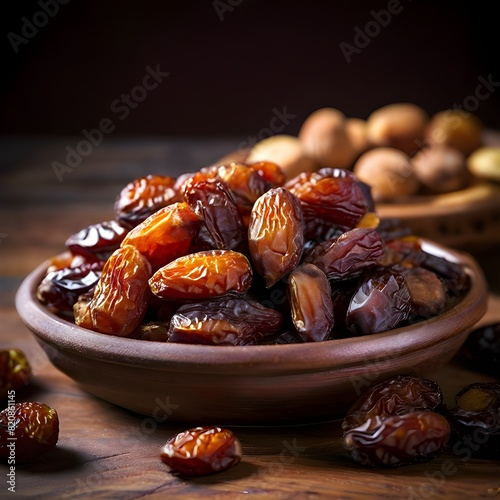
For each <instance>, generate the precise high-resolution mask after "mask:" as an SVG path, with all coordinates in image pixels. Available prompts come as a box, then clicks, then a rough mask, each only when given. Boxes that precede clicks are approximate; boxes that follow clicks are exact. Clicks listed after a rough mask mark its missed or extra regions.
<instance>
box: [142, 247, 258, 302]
mask: <svg viewBox="0 0 500 500" xmlns="http://www.w3.org/2000/svg"><path fill="white" fill-rule="evenodd" d="M251 283H252V267H251V265H250V262H249V261H248V259H247V258H246V257H245V256H244V255H243V254H242V253H239V252H234V251H233V250H207V251H203V252H196V253H192V254H189V255H185V256H183V257H179V258H178V259H176V260H174V261H173V262H170V264H167V265H166V266H164V267H162V268H160V269H159V270H158V271H156V273H155V274H154V275H153V276H152V277H151V279H150V280H149V286H150V288H151V290H152V292H153V293H154V294H155V295H157V296H158V297H162V298H164V299H173V300H195V299H207V298H211V297H218V296H221V295H225V294H227V293H229V292H234V293H239V294H243V293H245V292H246V291H247V290H248V288H249V287H250V285H251Z"/></svg>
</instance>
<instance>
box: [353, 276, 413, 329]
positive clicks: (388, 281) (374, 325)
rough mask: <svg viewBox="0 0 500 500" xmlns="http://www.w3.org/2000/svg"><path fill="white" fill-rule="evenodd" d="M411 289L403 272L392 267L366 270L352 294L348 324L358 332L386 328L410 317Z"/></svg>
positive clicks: (392, 326) (393, 326)
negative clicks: (369, 271)
mask: <svg viewBox="0 0 500 500" xmlns="http://www.w3.org/2000/svg"><path fill="white" fill-rule="evenodd" d="M410 300H411V297H410V292H409V290H408V286H407V285H406V281H405V279H404V278H403V276H402V275H401V274H399V273H398V272H396V271H393V270H391V269H389V268H386V269H382V270H377V271H373V272H372V273H366V274H365V275H363V277H362V281H361V284H360V286H359V287H358V289H357V291H356V292H355V293H354V295H353V296H352V298H351V302H350V304H349V308H348V310H347V314H346V326H347V327H348V328H349V330H350V331H351V332H352V333H353V334H356V335H368V334H371V333H378V332H385V331H386V330H390V329H392V328H395V327H396V326H398V325H399V324H400V323H401V322H403V321H405V320H406V319H408V317H409V314H410V310H411V309H410Z"/></svg>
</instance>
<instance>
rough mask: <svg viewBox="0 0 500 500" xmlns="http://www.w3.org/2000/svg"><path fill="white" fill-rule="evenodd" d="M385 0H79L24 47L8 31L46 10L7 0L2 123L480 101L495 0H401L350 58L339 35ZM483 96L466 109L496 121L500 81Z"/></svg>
mask: <svg viewBox="0 0 500 500" xmlns="http://www.w3.org/2000/svg"><path fill="white" fill-rule="evenodd" d="M41 1H42V2H43V0H41ZM45 1H46V2H48V3H53V2H55V0H45ZM390 1H393V2H394V1H396V0H389V1H387V0H381V1H373V2H366V1H360V2H352V1H320V0H309V1H303V2H292V1H275V0H240V1H239V0H218V1H216V2H214V1H213V0H207V1H200V2H189V1H186V2H183V1H180V0H177V1H175V2H168V1H164V2H161V1H157V2H153V1H135V2H133V1H130V0H125V1H124V0H120V1H118V0H117V1H109V0H108V1H92V0H90V1H83V0H71V1H68V2H67V4H65V5H59V4H58V10H59V12H58V13H57V14H56V15H54V16H53V17H51V18H48V21H47V23H46V24H45V25H43V26H41V27H39V28H38V33H37V34H36V35H34V36H32V38H30V39H26V40H27V43H21V44H20V45H19V46H18V53H15V51H14V48H13V46H12V43H11V41H9V38H8V35H9V33H14V34H17V35H21V33H22V29H23V25H24V23H25V20H23V17H26V18H27V19H28V20H29V21H32V20H33V19H34V16H35V15H36V14H37V12H40V11H41V10H42V9H41V4H40V1H38V2H36V1H25V2H9V4H10V6H9V10H8V11H5V12H3V15H2V49H3V54H4V56H3V66H4V68H3V70H2V88H1V93H2V94H1V101H0V106H1V108H0V117H1V120H0V134H2V135H3V136H10V135H14V136H18V135H25V134H29V135H37V136H39V135H42V136H51V135H61V134H63V135H77V136H78V135H81V131H82V130H83V129H84V128H85V129H92V128H95V127H97V126H99V123H100V121H101V120H102V119H103V118H107V117H108V118H110V119H111V120H112V121H113V123H114V124H115V125H116V129H115V130H114V132H113V135H115V134H116V136H118V137H120V136H153V137H176V136H206V137H212V136H232V137H241V138H242V139H244V138H245V137H248V136H249V135H251V134H257V133H258V132H259V131H261V130H262V129H263V128H264V127H268V126H269V124H270V120H271V119H272V117H273V116H274V115H273V113H274V111H273V110H275V109H277V110H280V111H282V110H283V109H286V111H287V113H289V114H290V115H294V118H293V119H290V120H288V123H287V124H286V126H285V128H284V129H283V130H282V132H284V133H291V134H296V133H297V132H298V129H299V127H300V125H301V123H302V121H303V120H304V119H305V117H306V116H307V115H308V114H309V113H310V112H311V111H313V110H314V109H316V108H319V107H322V106H332V107H336V108H339V109H341V110H342V111H343V112H344V113H345V114H346V115H347V116H355V117H361V118H366V117H367V116H368V114H369V113H370V112H371V111H373V110H374V109H376V108H377V107H379V106H382V105H384V104H388V103H391V102H402V101H407V102H414V103H416V104H419V105H421V106H422V107H423V108H424V109H426V110H427V111H428V112H429V113H431V114H432V113H434V112H436V111H439V110H441V109H447V108H451V107H455V106H456V105H460V104H464V103H473V102H474V99H469V100H467V98H470V96H474V94H475V91H476V88H477V86H478V84H479V80H478V78H479V77H480V76H482V77H484V78H485V79H488V76H489V75H491V77H490V78H491V79H492V80H493V81H495V82H496V81H498V82H500V72H499V67H500V61H499V56H498V53H499V52H498V48H499V46H498V45H499V44H498V28H497V26H496V24H497V19H496V15H494V12H493V8H494V6H495V2H485V1H474V2H455V1H453V2H452V1H449V2H448V1H446V2H431V1H418V0H401V1H400V6H401V7H402V10H401V12H400V13H398V14H395V15H392V18H391V20H390V22H389V23H388V25H387V26H386V27H381V28H380V33H379V34H378V35H376V36H374V37H373V38H370V42H369V43H368V44H367V46H366V47H364V48H362V49H361V50H360V53H359V54H353V55H352V60H351V62H350V63H348V62H347V61H346V58H345V56H344V55H343V53H342V51H341V49H340V44H341V43H342V42H344V43H349V44H351V45H353V44H354V36H355V34H356V32H355V28H359V29H361V30H364V28H365V26H366V24H367V23H368V22H370V21H373V15H372V13H371V11H377V12H378V11H381V10H385V9H387V7H388V5H389V4H390ZM12 4H15V5H12ZM401 7H400V9H401ZM6 8H7V7H6V4H3V6H2V9H4V10H5V9H6ZM37 19H38V21H39V22H40V20H41V21H42V24H43V16H41V17H40V16H38V18H37ZM372 27H373V25H372ZM21 36H22V35H21ZM157 65H158V66H159V68H160V69H161V71H164V72H168V73H170V75H169V76H168V77H166V78H165V79H164V81H163V82H162V83H161V84H160V85H159V86H158V87H157V88H156V89H154V90H151V91H150V92H149V93H148V94H147V97H146V98H145V99H144V100H143V101H142V102H140V103H138V104H137V107H136V108H135V109H130V113H129V115H128V116H127V117H126V118H125V119H123V120H122V119H119V117H118V114H116V113H114V112H113V111H112V110H111V105H112V103H113V102H114V101H115V100H116V99H120V98H121V95H122V94H129V93H130V91H131V90H132V89H133V88H134V87H135V86H137V85H139V84H141V82H142V79H143V78H144V76H145V75H146V67H147V66H150V67H152V68H155V67H156V66H157ZM476 102H477V104H478V107H477V109H470V108H469V110H470V111H474V112H475V113H476V114H477V115H478V116H479V117H480V118H481V119H482V120H483V121H484V122H485V124H486V125H487V126H489V127H493V128H500V84H499V86H498V88H497V87H495V90H494V91H493V92H491V95H490V96H488V97H487V98H485V99H483V100H480V101H476ZM469 106H470V104H469Z"/></svg>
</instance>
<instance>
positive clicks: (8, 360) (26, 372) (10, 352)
mask: <svg viewBox="0 0 500 500" xmlns="http://www.w3.org/2000/svg"><path fill="white" fill-rule="evenodd" d="M31 374H32V371H31V365H30V364H29V362H28V359H27V358H26V354H24V352H23V351H22V350H21V349H14V348H13V349H2V350H0V400H4V399H5V398H6V397H7V394H8V393H9V392H10V391H12V390H13V391H16V390H19V389H22V388H23V387H25V386H26V385H28V383H29V381H30V379H31Z"/></svg>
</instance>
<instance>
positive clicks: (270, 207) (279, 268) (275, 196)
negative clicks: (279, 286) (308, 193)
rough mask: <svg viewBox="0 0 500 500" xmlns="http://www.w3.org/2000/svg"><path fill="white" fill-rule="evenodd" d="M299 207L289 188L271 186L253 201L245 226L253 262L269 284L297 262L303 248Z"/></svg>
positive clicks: (267, 284) (300, 210)
mask: <svg viewBox="0 0 500 500" xmlns="http://www.w3.org/2000/svg"><path fill="white" fill-rule="evenodd" d="M302 224H303V219H302V208H301V204H300V201H299V200H298V198H297V197H296V196H294V195H293V194H292V193H290V191H287V190H286V189H283V188H273V189H270V190H269V191H267V193H265V194H264V195H262V196H261V197H260V198H259V199H258V200H257V201H256V202H255V204H254V206H253V208H252V213H251V216H250V223H249V226H248V247H249V250H250V256H251V259H252V263H253V265H254V267H255V269H256V270H257V272H258V273H259V274H260V275H261V276H262V277H263V278H264V281H265V282H266V286H267V287H271V286H272V285H274V284H275V283H276V282H277V281H278V280H280V279H281V278H282V277H283V276H284V275H285V274H287V273H289V272H290V271H291V270H292V269H293V268H294V267H295V266H296V265H297V264H298V263H299V261H300V258H301V257H302V251H303V248H304V231H303V226H302Z"/></svg>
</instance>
